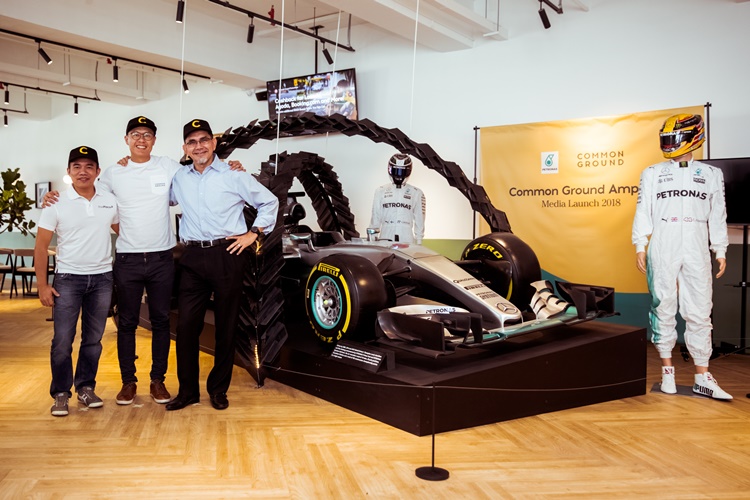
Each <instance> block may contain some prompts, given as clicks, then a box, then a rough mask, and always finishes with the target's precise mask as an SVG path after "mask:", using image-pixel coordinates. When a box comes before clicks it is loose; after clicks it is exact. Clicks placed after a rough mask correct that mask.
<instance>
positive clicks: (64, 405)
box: [34, 146, 118, 417]
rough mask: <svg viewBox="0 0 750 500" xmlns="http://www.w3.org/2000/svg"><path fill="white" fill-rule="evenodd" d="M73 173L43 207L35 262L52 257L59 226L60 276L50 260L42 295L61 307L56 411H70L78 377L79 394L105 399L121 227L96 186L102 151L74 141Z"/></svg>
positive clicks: (41, 275)
mask: <svg viewBox="0 0 750 500" xmlns="http://www.w3.org/2000/svg"><path fill="white" fill-rule="evenodd" d="M68 175H69V176H70V178H71V179H72V181H73V185H72V187H71V188H70V189H68V190H67V191H66V192H65V193H63V196H62V198H61V199H60V201H59V203H57V204H55V205H53V206H51V207H47V208H45V209H44V210H42V214H41V216H40V218H39V224H38V226H37V227H38V231H37V238H36V245H35V247H34V261H35V262H38V263H41V262H47V258H48V254H47V252H48V250H49V244H50V241H52V235H53V234H54V233H57V259H56V266H57V267H56V269H55V279H54V283H53V285H52V286H50V284H49V282H48V278H47V266H46V265H37V266H36V278H37V283H38V286H39V300H40V301H41V303H42V305H44V306H47V307H52V306H54V310H53V317H54V336H53V337H52V349H51V353H50V362H51V365H52V384H51V386H50V395H51V396H52V397H53V398H54V399H55V404H54V405H53V406H52V410H51V412H52V415H54V416H56V417H62V416H65V415H67V414H68V398H70V397H71V395H72V393H71V386H73V385H74V383H75V389H76V392H77V393H78V401H79V402H80V403H81V404H82V405H84V406H86V407H88V408H99V407H101V406H102V405H103V402H102V400H101V398H99V396H97V395H96V394H95V393H94V388H95V387H96V373H97V370H98V368H99V357H100V355H101V353H102V344H101V340H102V335H103V333H104V327H105V324H106V322H107V313H108V312H109V304H110V302H111V300H112V240H111V237H110V231H109V229H110V227H112V228H113V229H114V230H115V231H117V224H118V217H117V202H116V201H115V197H114V196H113V195H112V194H110V193H107V192H104V191H102V190H98V189H96V187H95V185H94V181H96V178H97V176H98V175H99V156H98V155H97V153H96V150H95V149H93V148H91V147H88V146H79V147H77V148H73V149H72V150H71V151H70V154H69V155H68ZM79 314H80V317H81V346H80V349H79V351H78V363H77V365H76V370H75V379H74V377H73V361H72V358H71V352H72V351H73V340H74V339H75V335H76V323H77V322H78V316H79Z"/></svg>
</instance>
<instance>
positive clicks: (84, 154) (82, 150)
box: [68, 146, 99, 167]
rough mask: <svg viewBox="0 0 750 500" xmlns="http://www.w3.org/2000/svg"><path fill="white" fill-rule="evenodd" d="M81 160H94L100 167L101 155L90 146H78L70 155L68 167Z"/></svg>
mask: <svg viewBox="0 0 750 500" xmlns="http://www.w3.org/2000/svg"><path fill="white" fill-rule="evenodd" d="M79 158H86V159H88V160H93V161H94V163H96V166H97V167H98V166H99V155H98V154H97V153H96V149H94V148H92V147H89V146H78V147H77V148H73V149H71V150H70V154H69V155H68V165H70V164H71V163H73V162H74V161H76V160H78V159H79Z"/></svg>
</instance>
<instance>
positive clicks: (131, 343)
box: [114, 249, 174, 384]
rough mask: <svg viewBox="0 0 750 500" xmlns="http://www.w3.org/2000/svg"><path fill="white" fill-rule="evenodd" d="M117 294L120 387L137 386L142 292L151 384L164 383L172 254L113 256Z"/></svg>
mask: <svg viewBox="0 0 750 500" xmlns="http://www.w3.org/2000/svg"><path fill="white" fill-rule="evenodd" d="M114 273H115V291H116V292H117V313H118V319H117V357H118V359H119V361H120V375H121V376H122V383H123V384H129V383H130V382H137V381H138V379H137V378H136V376H135V357H136V355H135V329H136V328H137V327H138V323H139V320H140V314H141V298H142V297H143V289H144V288H145V289H146V295H147V296H148V314H149V321H150V322H151V373H150V376H151V380H159V381H161V382H163V381H164V374H165V373H166V372H167V361H168V358H169V344H170V342H171V338H170V336H169V305H170V302H171V299H172V287H173V284H174V283H173V282H174V260H173V257H172V250H171V249H170V250H163V251H161V252H146V253H118V254H117V255H116V256H115V264H114Z"/></svg>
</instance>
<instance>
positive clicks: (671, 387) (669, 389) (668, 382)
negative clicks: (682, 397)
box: [661, 366, 677, 394]
mask: <svg viewBox="0 0 750 500" xmlns="http://www.w3.org/2000/svg"><path fill="white" fill-rule="evenodd" d="M661 392H663V393H666V394H677V385H676V384H675V381H674V366H662V367H661Z"/></svg>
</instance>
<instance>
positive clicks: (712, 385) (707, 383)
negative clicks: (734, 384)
mask: <svg viewBox="0 0 750 500" xmlns="http://www.w3.org/2000/svg"><path fill="white" fill-rule="evenodd" d="M693 392H694V393H696V394H701V395H703V396H708V397H710V398H714V399H722V400H725V401H728V400H730V399H734V398H732V395H731V394H729V393H727V392H725V391H724V390H723V389H722V388H721V387H719V383H718V382H716V379H715V378H714V377H713V375H711V374H710V373H709V372H706V373H696V374H695V384H693Z"/></svg>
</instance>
